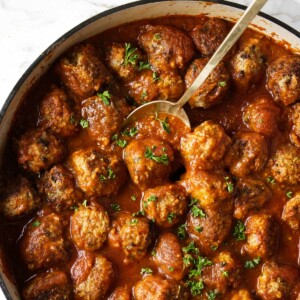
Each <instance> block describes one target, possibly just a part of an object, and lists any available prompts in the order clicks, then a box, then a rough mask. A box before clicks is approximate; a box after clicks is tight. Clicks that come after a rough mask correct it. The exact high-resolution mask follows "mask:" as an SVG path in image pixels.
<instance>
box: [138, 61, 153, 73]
mask: <svg viewBox="0 0 300 300" xmlns="http://www.w3.org/2000/svg"><path fill="white" fill-rule="evenodd" d="M150 69H151V65H150V64H149V63H148V62H146V61H140V66H139V71H142V70H150Z"/></svg>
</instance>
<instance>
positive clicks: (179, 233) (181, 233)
mask: <svg viewBox="0 0 300 300" xmlns="http://www.w3.org/2000/svg"><path fill="white" fill-rule="evenodd" d="M185 226H186V224H182V225H180V226H178V228H177V236H178V238H179V239H180V240H184V239H185V237H186V232H185Z"/></svg>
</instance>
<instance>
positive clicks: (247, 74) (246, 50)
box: [230, 38, 265, 89]
mask: <svg viewBox="0 0 300 300" xmlns="http://www.w3.org/2000/svg"><path fill="white" fill-rule="evenodd" d="M262 48H263V45H262V39H259V38H249V39H247V40H245V41H243V43H242V44H241V45H240V47H239V50H238V51H237V53H236V54H235V55H234V56H233V57H232V58H231V60H230V71H231V75H232V78H233V80H234V82H235V84H236V86H237V87H238V88H240V89H247V88H250V87H251V85H252V84H254V83H256V82H258V81H259V80H260V79H261V78H262V76H263V75H264V68H265V59H264V54H263V49H262Z"/></svg>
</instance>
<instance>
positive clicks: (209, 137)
mask: <svg viewBox="0 0 300 300" xmlns="http://www.w3.org/2000/svg"><path fill="white" fill-rule="evenodd" d="M230 143H231V140H230V138H229V136H228V135H227V134H226V133H225V131H224V129H223V128H222V127H221V126H220V125H218V124H215V123H214V122H212V121H205V122H203V123H202V124H201V125H199V126H198V127H196V128H195V129H194V132H192V133H188V134H186V135H184V136H182V138H181V140H180V152H181V155H182V157H183V161H184V164H185V167H186V168H187V169H188V170H193V171H194V170H201V169H202V170H211V169H214V168H219V167H220V165H221V164H222V162H221V160H222V158H223V156H224V154H225V153H226V151H227V150H228V148H229V145H230Z"/></svg>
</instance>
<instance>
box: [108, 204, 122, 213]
mask: <svg viewBox="0 0 300 300" xmlns="http://www.w3.org/2000/svg"><path fill="white" fill-rule="evenodd" d="M110 206H111V208H112V210H114V211H120V210H121V207H120V204H118V203H112V204H111V205H110Z"/></svg>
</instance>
